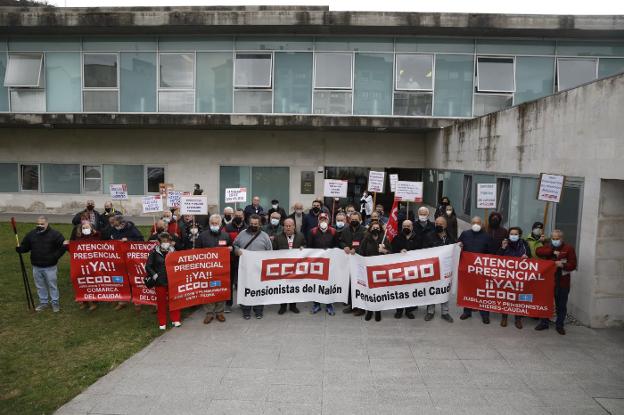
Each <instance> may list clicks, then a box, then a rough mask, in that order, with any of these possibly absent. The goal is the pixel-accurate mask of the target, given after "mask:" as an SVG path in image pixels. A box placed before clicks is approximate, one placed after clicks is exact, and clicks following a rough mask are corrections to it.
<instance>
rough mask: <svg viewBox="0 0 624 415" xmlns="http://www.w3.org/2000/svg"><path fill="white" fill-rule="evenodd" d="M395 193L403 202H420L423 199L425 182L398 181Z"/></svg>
mask: <svg viewBox="0 0 624 415" xmlns="http://www.w3.org/2000/svg"><path fill="white" fill-rule="evenodd" d="M394 195H395V196H396V197H398V198H399V199H401V201H403V202H419V203H420V202H422V200H423V182H407V181H401V180H399V181H397V182H396V191H395V193H394Z"/></svg>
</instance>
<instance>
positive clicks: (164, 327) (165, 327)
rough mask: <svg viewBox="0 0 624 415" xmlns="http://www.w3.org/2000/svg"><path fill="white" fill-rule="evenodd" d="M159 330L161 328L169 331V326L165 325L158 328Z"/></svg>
mask: <svg viewBox="0 0 624 415" xmlns="http://www.w3.org/2000/svg"><path fill="white" fill-rule="evenodd" d="M158 328H159V329H160V330H167V325H164V326H158Z"/></svg>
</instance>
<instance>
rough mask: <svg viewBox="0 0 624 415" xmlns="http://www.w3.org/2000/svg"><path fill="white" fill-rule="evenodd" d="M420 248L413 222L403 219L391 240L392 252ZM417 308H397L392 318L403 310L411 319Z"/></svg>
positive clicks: (418, 236)
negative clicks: (398, 231) (398, 230)
mask: <svg viewBox="0 0 624 415" xmlns="http://www.w3.org/2000/svg"><path fill="white" fill-rule="evenodd" d="M421 248H422V237H421V235H420V234H418V233H416V232H414V224H413V223H412V221H411V220H409V219H407V220H404V221H403V225H402V226H401V232H400V233H399V234H398V235H397V236H395V237H394V239H393V240H392V252H393V253H395V254H396V253H399V252H407V251H413V250H415V249H421ZM416 310H418V307H406V308H405V309H403V308H397V309H396V311H395V313H394V318H401V317H403V311H405V317H407V318H409V319H410V320H413V319H414V318H416V316H415V315H414V311H416Z"/></svg>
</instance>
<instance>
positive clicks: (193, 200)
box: [180, 196, 208, 215]
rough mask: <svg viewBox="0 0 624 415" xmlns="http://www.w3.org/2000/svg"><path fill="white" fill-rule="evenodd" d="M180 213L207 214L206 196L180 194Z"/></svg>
mask: <svg viewBox="0 0 624 415" xmlns="http://www.w3.org/2000/svg"><path fill="white" fill-rule="evenodd" d="M180 214H182V215H207V214H208V198H207V197H206V196H182V197H181V198H180Z"/></svg>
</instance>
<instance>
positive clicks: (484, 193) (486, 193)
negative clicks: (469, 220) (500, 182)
mask: <svg viewBox="0 0 624 415" xmlns="http://www.w3.org/2000/svg"><path fill="white" fill-rule="evenodd" d="M477 209H496V183H477Z"/></svg>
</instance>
